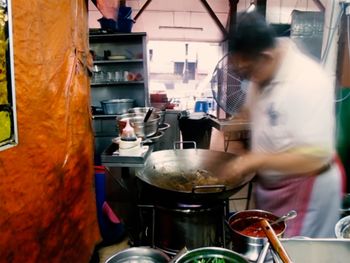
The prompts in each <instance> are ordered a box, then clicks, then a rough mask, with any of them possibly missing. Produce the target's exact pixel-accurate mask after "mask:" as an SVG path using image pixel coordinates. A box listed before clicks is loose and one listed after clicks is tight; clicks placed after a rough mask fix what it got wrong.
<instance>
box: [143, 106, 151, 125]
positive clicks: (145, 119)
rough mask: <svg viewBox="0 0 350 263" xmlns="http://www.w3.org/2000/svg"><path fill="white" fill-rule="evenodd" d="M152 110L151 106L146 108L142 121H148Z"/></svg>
mask: <svg viewBox="0 0 350 263" xmlns="http://www.w3.org/2000/svg"><path fill="white" fill-rule="evenodd" d="M152 112H153V108H152V107H151V108H149V109H148V111H147V113H146V115H145V118H144V119H143V122H147V121H148V119H149V117H151V114H152Z"/></svg>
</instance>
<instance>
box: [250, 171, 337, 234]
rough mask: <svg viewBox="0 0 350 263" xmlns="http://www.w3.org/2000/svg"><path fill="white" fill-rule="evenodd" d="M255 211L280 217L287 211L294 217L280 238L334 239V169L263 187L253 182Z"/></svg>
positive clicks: (258, 182)
mask: <svg viewBox="0 0 350 263" xmlns="http://www.w3.org/2000/svg"><path fill="white" fill-rule="evenodd" d="M254 194H255V202H256V207H257V209H261V210H265V211H269V212H271V213H273V214H275V215H277V216H282V215H284V214H286V213H287V212H289V211H290V210H295V211H296V212H297V214H298V215H297V217H296V218H294V219H292V220H289V221H288V222H287V228H286V231H285V233H284V237H287V238H288V237H293V236H307V237H313V238H315V237H334V225H335V224H336V222H337V221H338V220H339V211H340V204H341V176H340V173H339V169H338V167H337V166H335V165H332V166H331V168H330V169H328V170H327V171H324V172H322V173H321V174H319V173H317V172H315V173H314V174H308V175H307V176H300V175H298V176H295V177H293V176H290V175H288V178H285V179H283V180H280V181H279V182H274V183H271V182H269V183H266V182H264V180H263V178H259V176H258V178H257V182H256V187H255V190H254Z"/></svg>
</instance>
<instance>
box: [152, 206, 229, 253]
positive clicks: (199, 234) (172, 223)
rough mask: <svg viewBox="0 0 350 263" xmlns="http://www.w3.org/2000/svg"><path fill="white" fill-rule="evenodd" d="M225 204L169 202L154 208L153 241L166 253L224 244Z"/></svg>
mask: <svg viewBox="0 0 350 263" xmlns="http://www.w3.org/2000/svg"><path fill="white" fill-rule="evenodd" d="M224 208H225V207H224V203H223V202H221V203H220V202H219V203H217V204H210V205H207V204H201V205H193V204H179V203H177V204H169V203H168V204H167V205H164V206H160V205H156V206H155V209H154V244H155V246H156V247H158V248H160V249H162V251H165V252H166V253H167V254H173V255H175V254H177V253H178V252H179V251H180V250H181V249H182V248H183V247H186V248H187V249H195V248H199V247H206V246H221V245H222V244H223V243H224V240H223V239H224V233H223V229H224V225H223V224H224V222H223V220H222V218H223V214H224Z"/></svg>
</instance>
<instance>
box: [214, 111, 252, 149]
mask: <svg viewBox="0 0 350 263" xmlns="http://www.w3.org/2000/svg"><path fill="white" fill-rule="evenodd" d="M210 124H211V126H212V127H214V128H215V129H217V130H219V131H221V132H223V133H224V150H225V152H226V151H227V149H228V146H229V144H230V142H231V141H242V142H243V143H244V144H245V146H247V145H248V140H249V138H250V122H249V121H244V120H235V119H223V120H220V119H217V118H213V117H211V118H210Z"/></svg>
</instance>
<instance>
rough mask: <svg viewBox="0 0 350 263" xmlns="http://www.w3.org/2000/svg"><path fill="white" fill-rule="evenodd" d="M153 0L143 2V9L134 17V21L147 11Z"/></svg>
mask: <svg viewBox="0 0 350 263" xmlns="http://www.w3.org/2000/svg"><path fill="white" fill-rule="evenodd" d="M151 2H152V0H147V1H146V3H144V4H143V6H142V7H141V9H140V10H139V11H138V12H137V14H136V16H135V17H134V21H135V22H136V20H137V18H138V17H139V16H140V15H141V14H142V13H143V11H145V9H146V8H147V6H148V5H149V4H150V3H151Z"/></svg>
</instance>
